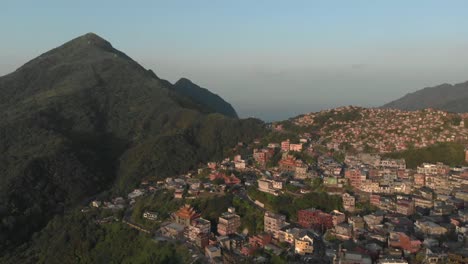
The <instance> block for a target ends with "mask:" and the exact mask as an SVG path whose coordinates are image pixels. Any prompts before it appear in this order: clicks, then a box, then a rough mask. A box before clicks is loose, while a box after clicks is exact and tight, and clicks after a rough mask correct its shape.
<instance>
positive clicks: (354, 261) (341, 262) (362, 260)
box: [333, 250, 372, 264]
mask: <svg viewBox="0 0 468 264" xmlns="http://www.w3.org/2000/svg"><path fill="white" fill-rule="evenodd" d="M333 263H336V264H372V259H371V257H370V256H368V255H364V254H361V253H359V252H353V251H345V250H340V251H339V252H338V253H337V256H336V258H335V259H334V260H333Z"/></svg>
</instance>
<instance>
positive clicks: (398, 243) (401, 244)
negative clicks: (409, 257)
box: [388, 232, 422, 253]
mask: <svg viewBox="0 0 468 264" xmlns="http://www.w3.org/2000/svg"><path fill="white" fill-rule="evenodd" d="M421 244H422V243H421V241H419V240H417V239H413V238H411V237H409V236H408V235H406V234H405V233H403V232H390V235H389V236H388V246H389V247H394V248H400V249H403V250H404V251H406V252H410V253H416V252H418V251H419V250H420V249H421Z"/></svg>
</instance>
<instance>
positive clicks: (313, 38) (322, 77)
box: [0, 0, 468, 120]
mask: <svg viewBox="0 0 468 264" xmlns="http://www.w3.org/2000/svg"><path fill="white" fill-rule="evenodd" d="M87 32H95V33H97V34H98V35H100V36H102V37H103V38H105V39H107V40H108V41H110V42H111V43H112V44H113V46H114V47H116V48H117V49H119V50H121V51H123V52H125V53H127V55H129V56H130V57H132V58H134V59H135V60H136V61H138V62H139V63H141V64H142V65H143V66H144V67H146V68H150V69H153V70H154V71H155V72H156V74H157V75H158V76H159V77H161V78H165V79H168V80H169V81H171V82H174V81H176V80H177V79H179V78H180V77H187V78H189V79H191V80H192V81H194V82H195V83H197V84H199V85H201V86H203V87H206V88H208V89H210V90H211V91H213V92H215V93H218V94H219V95H221V96H222V97H223V98H224V99H226V100H227V101H229V102H231V103H232V104H233V106H234V107H235V108H236V110H237V111H238V113H239V114H240V115H241V116H242V117H246V116H256V117H260V118H263V119H266V120H272V119H283V118H287V117H291V116H294V115H297V114H299V113H303V112H311V111H318V110H320V109H322V108H330V107H335V106H340V105H350V104H353V105H361V106H378V105H381V104H383V103H385V102H388V101H390V100H392V99H396V98H398V97H401V96H403V95H404V94H406V93H408V92H412V91H415V90H418V89H421V88H423V87H426V86H433V85H438V84H441V83H445V82H447V83H457V82H462V81H466V80H468V71H467V70H468V1H466V0H465V1H450V0H444V1H442V0H440V1H429V0H421V1H417V0H411V1H408V0H404V1H396V0H392V1H375V0H369V1H348V0H342V1H330V0H328V1H312V0H308V1H293V0H291V1H286V0H285V1H273V0H269V1H259V0H249V1H239V0H236V1H227V0H226V1H223V0H213V1H203V0H192V1H189V0H186V1H176V0H169V1H168V0H166V1H154V0H151V1H149V0H148V1H133V0H132V1H116V0H113V1H104V0H93V1H85V0H80V1H64V0H57V1H47V0H41V1H37V0H31V1H21V0H14V1H13V0H11V1H9V0H0V36H1V37H0V75H4V74H7V73H10V72H12V71H14V70H15V69H16V68H18V67H19V66H21V65H22V64H24V63H25V62H27V61H28V60H30V59H32V58H34V57H36V56H38V55H39V54H41V53H43V52H45V51H47V50H49V49H51V48H53V47H56V46H59V45H61V44H62V43H64V42H66V41H68V40H70V39H72V38H74V37H76V36H79V35H82V34H85V33H87Z"/></svg>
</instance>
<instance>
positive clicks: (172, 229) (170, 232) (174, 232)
mask: <svg viewBox="0 0 468 264" xmlns="http://www.w3.org/2000/svg"><path fill="white" fill-rule="evenodd" d="M184 229H185V226H184V225H181V224H178V223H170V224H168V225H166V226H163V227H161V234H162V235H163V236H166V237H171V238H175V239H179V238H182V236H183V235H184Z"/></svg>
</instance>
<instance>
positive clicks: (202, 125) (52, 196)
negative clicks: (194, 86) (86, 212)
mask: <svg viewBox="0 0 468 264" xmlns="http://www.w3.org/2000/svg"><path fill="white" fill-rule="evenodd" d="M212 109H214V108H213V107H212V106H210V105H204V104H200V103H199V102H194V101H192V100H191V99H190V98H189V97H188V96H184V95H183V94H181V93H180V92H177V91H175V90H174V89H173V87H172V85H171V84H170V83H168V82H167V81H164V80H162V79H159V78H158V77H157V76H156V75H155V74H154V73H152V72H151V71H147V70H146V69H144V68H143V67H141V66H140V65H138V64H137V63H136V62H135V61H133V60H132V59H131V58H129V57H128V56H127V55H125V54H124V53H122V52H120V51H118V50H116V49H114V48H113V47H112V46H111V44H110V43H108V42H107V41H105V40H103V39H101V38H100V37H98V36H96V35H94V34H86V35H84V36H82V37H79V38H77V39H74V40H72V41H70V42H68V43H66V44H64V45H62V46H60V47H58V48H56V49H53V50H51V51H49V52H47V53H44V54H42V55H41V56H39V57H38V58H36V59H33V60H31V61H30V62H28V63H27V64H25V65H24V66H22V67H21V68H19V69H18V70H16V71H15V72H13V73H11V74H9V75H6V76H3V77H1V78H0V111H1V112H2V118H1V119H0V137H1V138H2V140H1V141H0V153H2V155H0V218H1V219H2V221H1V222H0V255H1V254H2V253H3V252H5V251H6V250H11V249H12V248H13V247H15V246H17V245H19V244H21V243H23V242H25V241H27V240H28V239H29V238H30V237H31V235H32V233H34V232H36V231H38V230H40V229H41V228H43V227H44V226H45V225H46V224H47V222H48V221H49V220H50V219H51V218H52V217H53V216H54V215H57V214H62V213H63V212H64V210H65V209H68V208H73V206H75V205H77V204H80V203H83V202H86V201H87V200H88V199H89V198H90V197H92V196H93V195H96V194H98V193H100V192H102V191H105V190H111V193H114V194H125V193H126V192H127V191H128V190H129V189H131V188H134V187H135V186H136V185H137V183H138V182H139V181H140V179H141V178H143V177H155V178H159V179H162V178H164V177H167V176H170V175H171V176H172V175H174V174H177V173H181V172H185V171H187V170H189V169H193V168H195V166H196V165H197V164H199V163H200V162H206V161H208V160H210V159H220V158H221V157H223V155H224V153H225V152H227V151H229V150H230V149H231V148H232V147H233V146H234V145H235V144H236V143H237V142H238V141H243V142H249V141H251V140H252V139H253V138H257V137H259V136H261V135H263V133H264V129H263V123H262V122H261V121H259V120H254V119H248V120H239V119H233V118H229V117H226V116H223V115H220V114H218V113H213V112H214V111H213V110H212ZM85 238H87V237H85Z"/></svg>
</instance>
